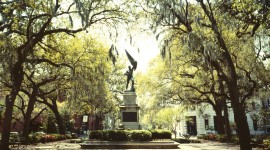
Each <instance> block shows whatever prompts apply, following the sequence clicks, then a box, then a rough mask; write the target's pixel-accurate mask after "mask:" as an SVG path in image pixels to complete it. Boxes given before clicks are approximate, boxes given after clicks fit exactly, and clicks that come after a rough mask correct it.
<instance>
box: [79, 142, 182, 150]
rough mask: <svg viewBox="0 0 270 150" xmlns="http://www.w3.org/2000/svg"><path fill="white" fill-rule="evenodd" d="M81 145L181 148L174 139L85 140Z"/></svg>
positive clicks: (95, 146)
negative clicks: (137, 140) (135, 140)
mask: <svg viewBox="0 0 270 150" xmlns="http://www.w3.org/2000/svg"><path fill="white" fill-rule="evenodd" d="M80 146H81V149H179V147H178V146H179V143H177V142H174V141H149V142H130V141H129V142H124V141H85V142H84V143H81V144H80Z"/></svg>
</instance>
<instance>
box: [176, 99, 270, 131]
mask: <svg viewBox="0 0 270 150" xmlns="http://www.w3.org/2000/svg"><path fill="white" fill-rule="evenodd" d="M200 107H203V108H204V110H203V111H200V110H199V109H200ZM251 107H253V108H252V109H253V111H248V112H247V121H248V125H249V129H250V133H251V134H263V133H270V124H269V118H270V117H269V118H268V120H265V119H262V117H261V116H259V115H260V113H259V111H260V110H262V109H266V111H268V110H269V108H270V99H269V100H265V101H261V102H260V103H259V105H256V108H254V105H251ZM228 113H229V122H230V125H233V124H234V116H233V111H232V109H229V112H228ZM182 114H184V116H181V119H180V122H179V124H178V126H177V130H176V132H177V136H179V135H186V134H189V135H200V134H207V133H216V114H215V111H214V110H213V108H212V106H211V105H209V104H200V105H196V106H195V107H194V108H192V109H188V110H187V111H186V112H184V113H182ZM254 114H256V115H255V116H257V118H255V120H254ZM231 129H232V131H233V132H232V133H235V131H234V130H233V127H231Z"/></svg>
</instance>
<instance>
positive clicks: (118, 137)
mask: <svg viewBox="0 0 270 150" xmlns="http://www.w3.org/2000/svg"><path fill="white" fill-rule="evenodd" d="M105 134H106V137H108V138H107V140H109V141H128V139H129V137H128V131H126V130H108V131H105Z"/></svg>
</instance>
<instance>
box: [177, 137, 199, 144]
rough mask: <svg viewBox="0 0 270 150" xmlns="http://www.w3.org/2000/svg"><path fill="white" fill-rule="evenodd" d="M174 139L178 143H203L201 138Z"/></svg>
mask: <svg viewBox="0 0 270 150" xmlns="http://www.w3.org/2000/svg"><path fill="white" fill-rule="evenodd" d="M173 140H174V141H175V142H178V143H201V142H200V141H199V140H191V139H185V138H176V139H173Z"/></svg>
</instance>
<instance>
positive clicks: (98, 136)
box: [89, 130, 103, 140]
mask: <svg viewBox="0 0 270 150" xmlns="http://www.w3.org/2000/svg"><path fill="white" fill-rule="evenodd" d="M89 139H93V140H102V139H103V131H102V130H93V131H91V132H90V133H89Z"/></svg>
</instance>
